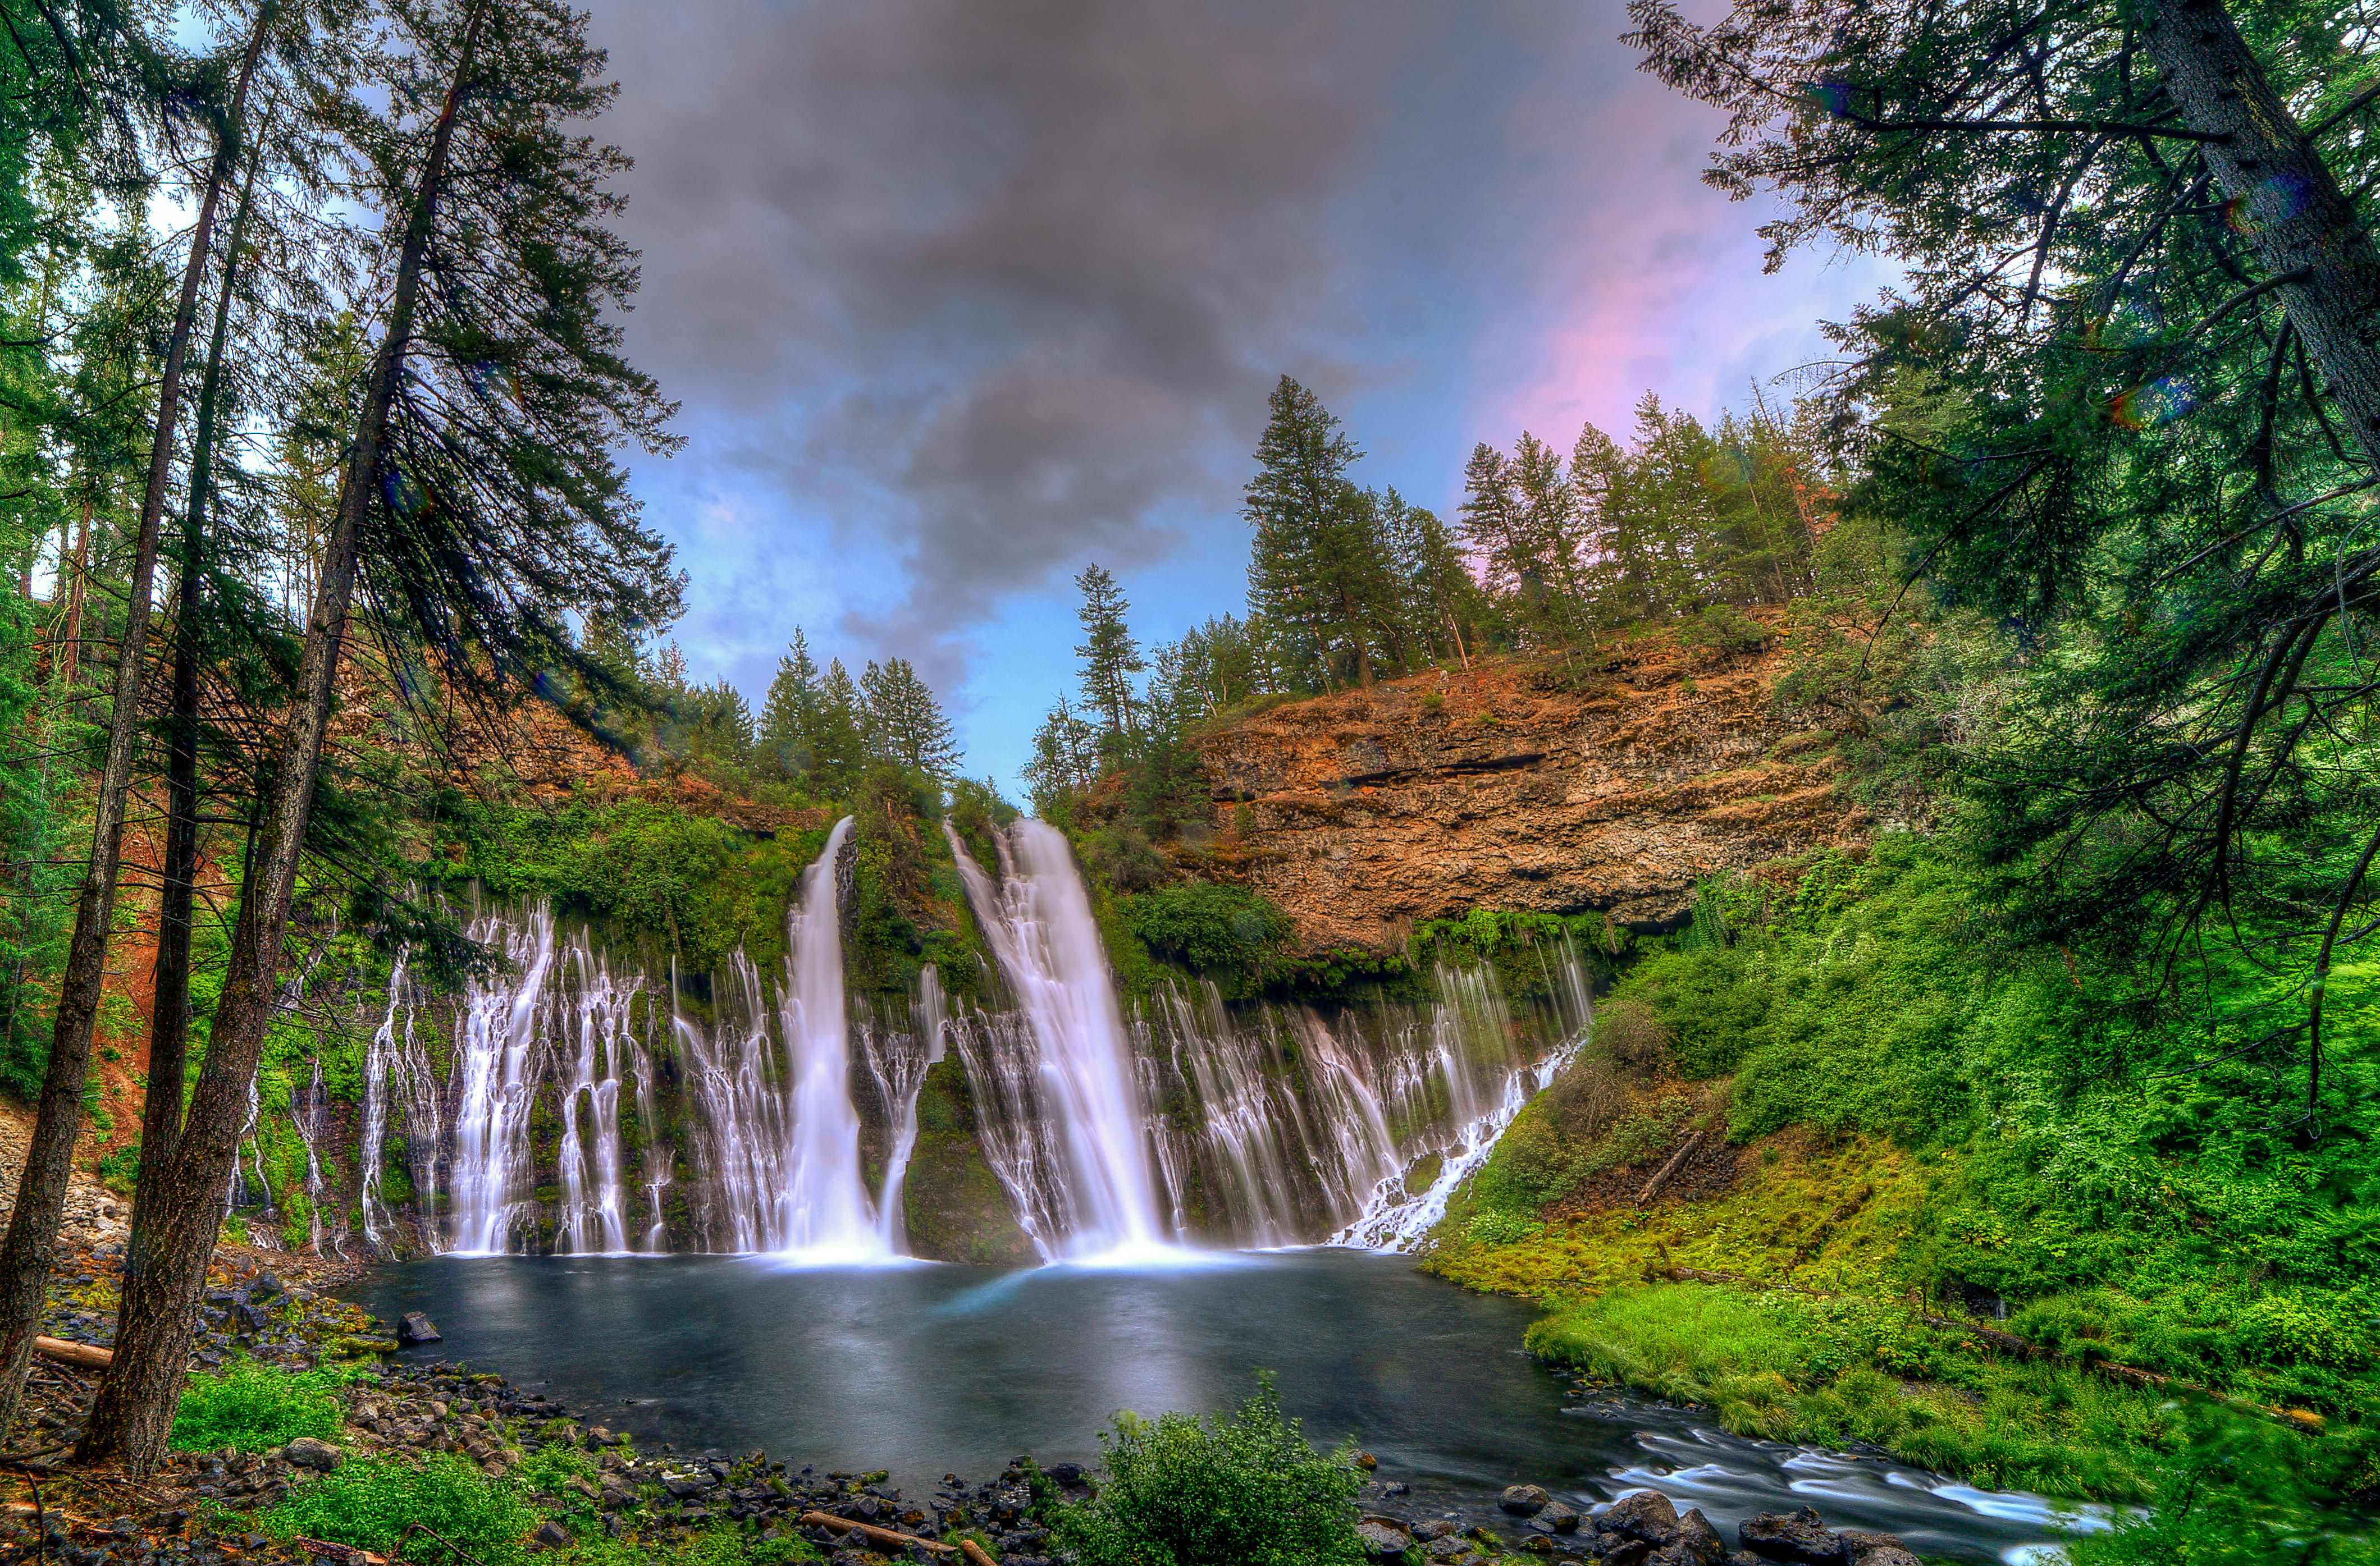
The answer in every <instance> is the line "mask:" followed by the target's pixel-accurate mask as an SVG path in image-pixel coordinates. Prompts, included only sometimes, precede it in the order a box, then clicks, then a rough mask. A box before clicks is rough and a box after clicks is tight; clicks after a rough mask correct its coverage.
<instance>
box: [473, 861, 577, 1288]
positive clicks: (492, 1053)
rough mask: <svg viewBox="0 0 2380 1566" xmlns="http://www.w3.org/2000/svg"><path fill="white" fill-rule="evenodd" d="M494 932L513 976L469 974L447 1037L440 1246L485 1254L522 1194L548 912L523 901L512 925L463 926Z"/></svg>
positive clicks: (485, 938) (508, 1231) (499, 1241)
mask: <svg viewBox="0 0 2380 1566" xmlns="http://www.w3.org/2000/svg"><path fill="white" fill-rule="evenodd" d="M471 936H472V939H473V940H474V941H480V942H482V943H487V942H491V941H494V940H495V939H496V938H497V937H499V936H501V937H502V938H503V939H504V949H505V951H504V954H505V955H506V956H507V957H508V958H509V959H510V960H511V962H512V965H513V967H514V969H515V970H516V975H517V977H516V980H514V981H513V982H504V981H503V980H496V979H491V980H474V981H472V983H471V984H470V986H469V987H468V989H467V990H466V992H465V995H464V1001H463V1017H462V1022H461V1024H460V1026H459V1027H458V1029H457V1037H456V1039H455V1056H456V1062H457V1063H456V1067H455V1069H456V1071H457V1072H458V1074H460V1075H461V1077H462V1081H463V1087H462V1098H461V1101H460V1103H459V1104H458V1105H457V1107H456V1109H455V1158H454V1176H453V1178H454V1191H453V1196H452V1211H453V1214H454V1217H453V1220H452V1227H451V1229H450V1231H449V1233H448V1242H449V1244H448V1248H449V1249H450V1250H452V1251H454V1252H455V1253H457V1254H460V1255H463V1256H494V1255H499V1254H501V1253H502V1252H504V1250H505V1249H506V1248H507V1247H508V1246H509V1245H510V1244H511V1241H512V1234H513V1230H514V1228H515V1227H516V1223H517V1222H518V1221H519V1220H521V1219H522V1218H524V1217H526V1216H527V1214H526V1212H525V1207H526V1203H527V1200H528V1196H529V1194H530V1183H529V1145H528V1120H529V1110H530V1107H531V1102H532V1094H533V1092H534V1089H535V1087H536V1080H535V1078H534V1076H533V1075H532V1074H531V1072H530V1062H529V1054H530V1050H531V1049H532V1048H533V1047H534V1046H535V1044H536V1043H537V1031H538V1030H537V1014H538V1005H539V1002H540V999H541V998H542V996H543V993H544V989H545V979H546V973H547V971H548V970H549V969H550V968H551V967H552V966H553V914H552V912H550V911H549V910H547V909H545V908H542V907H538V908H532V909H530V910H529V914H528V920H527V922H526V923H525V924H523V925H520V926H514V925H511V924H508V923H506V922H505V921H504V920H503V919H501V918H493V917H492V918H488V919H483V920H480V922H479V923H478V924H477V925H475V926H474V927H473V929H472V932H471Z"/></svg>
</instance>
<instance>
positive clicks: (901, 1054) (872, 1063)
mask: <svg viewBox="0 0 2380 1566" xmlns="http://www.w3.org/2000/svg"><path fill="white" fill-rule="evenodd" d="M949 1021H950V1003H949V1002H948V1001H946V1000H945V999H944V998H943V995H942V976H941V971H940V970H939V969H937V968H936V967H935V966H934V965H932V964H930V963H929V964H927V965H926V970H925V972H924V973H923V974H922V975H920V976H919V977H918V980H917V1004H916V1005H915V1006H913V1007H912V1008H911V1009H910V1014H909V1025H910V1026H909V1028H908V1029H907V1030H905V1031H903V1030H897V1029H894V1028H892V1027H889V1026H883V1027H864V1028H862V1029H861V1030H860V1034H859V1057H860V1059H861V1061H863V1062H865V1063H866V1064H867V1067H868V1077H869V1079H870V1081H871V1082H873V1083H874V1085H875V1087H876V1099H877V1102H878V1103H880V1104H881V1105H882V1106H883V1109H884V1113H885V1115H886V1117H887V1118H888V1119H889V1120H891V1122H892V1147H890V1149H889V1150H887V1152H886V1153H885V1155H884V1189H883V1191H882V1193H881V1194H880V1196H878V1197H877V1199H876V1230H877V1234H878V1236H879V1238H880V1239H881V1240H882V1241H883V1242H884V1249H885V1251H886V1252H887V1253H888V1254H892V1255H898V1254H900V1253H901V1251H902V1248H903V1246H904V1244H905V1242H906V1241H907V1238H908V1236H907V1234H906V1233H905V1225H904V1220H903V1214H902V1207H901V1190H902V1185H903V1184H904V1183H905V1181H906V1180H907V1179H908V1175H909V1159H910V1158H911V1156H912V1155H913V1154H915V1153H916V1152H917V1095H918V1094H919V1093H920V1092H922V1091H924V1089H925V1086H926V1073H928V1072H929V1071H931V1070H932V1069H933V1068H934V1066H935V1065H936V1064H937V1063H939V1062H941V1059H942V1057H943V1054H944V1052H945V1050H946V1048H947V1045H946V1035H947V1031H948V1026H949Z"/></svg>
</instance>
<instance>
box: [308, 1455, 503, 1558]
mask: <svg viewBox="0 0 2380 1566" xmlns="http://www.w3.org/2000/svg"><path fill="white" fill-rule="evenodd" d="M415 1523H420V1524H425V1525H426V1526H428V1527H431V1528H432V1529H435V1530H436V1531H437V1532H438V1533H440V1534H442V1535H443V1536H445V1537H447V1538H449V1539H451V1540H453V1541H454V1543H455V1548H458V1549H462V1550H465V1551H467V1552H468V1553H470V1554H472V1555H475V1556H478V1557H479V1558H480V1560H482V1561H486V1562H489V1563H491V1566H495V1563H499V1562H504V1561H509V1560H513V1559H515V1558H516V1557H517V1556H518V1555H519V1554H520V1553H521V1543H522V1538H523V1536H525V1535H527V1534H528V1531H529V1530H530V1529H532V1528H534V1527H536V1526H537V1524H538V1514H537V1513H536V1512H535V1511H532V1510H531V1509H530V1507H529V1505H528V1501H527V1500H526V1499H523V1487H522V1486H521V1484H520V1483H519V1482H517V1481H515V1480H510V1479H491V1478H489V1477H488V1476H487V1475H485V1474H482V1473H481V1472H480V1470H479V1469H477V1468H475V1467H473V1466H472V1465H471V1464H470V1463H468V1462H467V1461H465V1460H464V1459H463V1458H461V1457H458V1456H456V1455H455V1454H454V1453H453V1452H432V1453H431V1455H430V1456H428V1457H427V1458H425V1459H423V1460H422V1461H421V1462H420V1463H410V1462H407V1461H406V1460H405V1459H403V1458H395V1457H361V1458H356V1459H354V1460H352V1461H350V1462H348V1463H345V1464H343V1465H342V1466H341V1467H340V1468H339V1470H338V1472H336V1473H334V1474H326V1475H323V1476H322V1478H320V1479H317V1480H315V1481H314V1482H312V1483H311V1484H309V1485H307V1486H305V1487H303V1488H301V1489H299V1490H298V1491H297V1493H295V1494H294V1495H292V1496H290V1498H289V1499H286V1500H285V1501H283V1502H282V1503H281V1504H280V1505H279V1506H276V1507H274V1508H273V1510H272V1511H269V1512H267V1513H266V1514H265V1517H264V1525H265V1529H266V1531H267V1532H269V1533H272V1534H273V1535H276V1536H281V1537H288V1536H292V1535H297V1534H303V1535H305V1536H308V1537H310V1538H318V1539H334V1540H336V1541H338V1542H339V1543H341V1544H351V1545H358V1546H360V1547H361V1548H365V1549H370V1550H377V1551H379V1552H380V1553H382V1554H383V1555H388V1554H400V1553H401V1554H402V1555H404V1556H405V1557H406V1558H407V1559H408V1560H422V1561H429V1560H452V1559H453V1558H452V1557H451V1556H449V1555H447V1553H446V1552H445V1551H444V1550H443V1549H442V1548H439V1547H438V1546H437V1545H436V1544H435V1543H433V1542H432V1541H431V1540H430V1539H428V1538H426V1537H424V1536H421V1535H419V1534H416V1535H414V1536H412V1537H411V1538H409V1539H407V1538H406V1537H405V1530H406V1529H407V1527H408V1526H410V1525H411V1524H415Z"/></svg>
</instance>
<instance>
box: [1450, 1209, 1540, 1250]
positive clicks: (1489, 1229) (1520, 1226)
mask: <svg viewBox="0 0 2380 1566" xmlns="http://www.w3.org/2000/svg"><path fill="white" fill-rule="evenodd" d="M1545 1227H1546V1226H1545V1225H1544V1224H1542V1223H1539V1222H1537V1221H1536V1220H1535V1219H1531V1218H1526V1217H1524V1216H1523V1215H1522V1214H1520V1213H1516V1212H1509V1211H1500V1210H1498V1209H1496V1208H1489V1209H1488V1211H1486V1212H1483V1213H1481V1214H1480V1215H1479V1216H1478V1217H1476V1218H1475V1219H1473V1220H1471V1223H1470V1226H1469V1228H1467V1229H1466V1230H1465V1231H1464V1232H1465V1233H1466V1234H1468V1235H1469V1236H1470V1239H1471V1243H1472V1244H1475V1245H1517V1244H1520V1243H1521V1242H1522V1241H1524V1240H1529V1239H1534V1238H1536V1236H1537V1235H1539V1234H1541V1233H1543V1232H1545Z"/></svg>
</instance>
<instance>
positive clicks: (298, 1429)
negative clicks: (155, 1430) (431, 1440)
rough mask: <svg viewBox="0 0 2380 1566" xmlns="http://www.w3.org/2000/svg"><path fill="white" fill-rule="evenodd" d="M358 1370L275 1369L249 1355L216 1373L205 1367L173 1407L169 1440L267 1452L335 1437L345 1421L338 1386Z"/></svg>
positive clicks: (195, 1447) (179, 1446)
mask: <svg viewBox="0 0 2380 1566" xmlns="http://www.w3.org/2000/svg"><path fill="white" fill-rule="evenodd" d="M356 1374H357V1373H356V1372H355V1371H353V1370H351V1369H322V1370H301V1371H296V1372H291V1371H285V1370H275V1369H271V1368H268V1367H267V1366H261V1365H259V1364H257V1363H256V1362H255V1361H254V1360H250V1359H236V1360H234V1361H232V1362H231V1363H230V1364H229V1365H226V1366H224V1368H223V1370H222V1372H221V1373H220V1374H218V1375H212V1376H211V1375H208V1374H206V1373H205V1372H203V1371H201V1372H200V1373H199V1374H198V1375H196V1376H193V1377H191V1378H190V1380H189V1385H188V1387H187V1388H186V1389H184V1390H183V1392H182V1402H181V1404H180V1406H179V1407H178V1408H176V1410H175V1411H174V1431H173V1435H172V1436H171V1437H170V1438H169V1444H170V1445H171V1446H172V1447H173V1448H174V1450H175V1451H221V1450H222V1449H223V1448H225V1447H237V1448H238V1449H239V1450H240V1451H268V1450H270V1449H271V1448H273V1447H277V1446H285V1445H287V1444H288V1443H289V1442H291V1441H293V1440H296V1439H297V1438H298V1437H300V1436H312V1437H313V1438H315V1439H317V1440H324V1441H331V1440H336V1439H338V1436H339V1427H340V1426H341V1424H342V1423H343V1422H344V1419H345V1414H344V1404H343V1402H342V1400H341V1398H340V1395H339V1389H340V1388H341V1387H343V1386H345V1385H346V1383H347V1382H349V1381H351V1380H353V1379H354V1378H355V1376H356Z"/></svg>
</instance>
